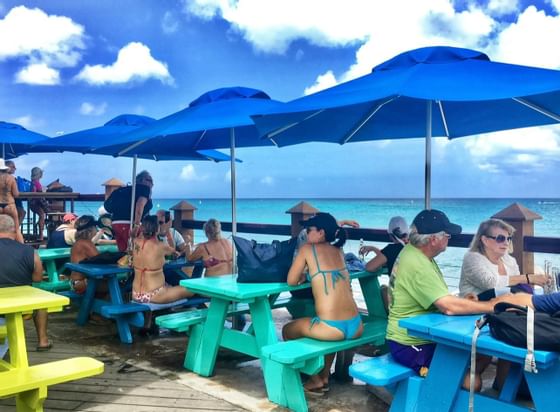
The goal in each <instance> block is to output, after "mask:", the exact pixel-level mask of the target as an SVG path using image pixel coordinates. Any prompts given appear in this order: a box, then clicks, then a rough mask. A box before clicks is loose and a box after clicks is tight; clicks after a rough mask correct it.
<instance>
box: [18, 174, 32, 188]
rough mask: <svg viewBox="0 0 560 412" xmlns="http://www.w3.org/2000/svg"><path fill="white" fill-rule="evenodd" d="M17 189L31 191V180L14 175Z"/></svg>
mask: <svg viewBox="0 0 560 412" xmlns="http://www.w3.org/2000/svg"><path fill="white" fill-rule="evenodd" d="M16 183H17V188H18V191H20V192H31V180H27V179H25V178H23V177H21V176H18V177H16Z"/></svg>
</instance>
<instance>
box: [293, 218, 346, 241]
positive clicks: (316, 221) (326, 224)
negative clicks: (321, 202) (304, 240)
mask: <svg viewBox="0 0 560 412" xmlns="http://www.w3.org/2000/svg"><path fill="white" fill-rule="evenodd" d="M299 223H300V224H301V225H302V226H303V227H312V226H314V227H316V228H317V229H319V230H320V229H323V230H324V231H325V232H326V233H329V234H331V235H333V236H334V234H335V233H336V231H337V230H338V229H340V227H339V226H338V223H337V222H336V219H335V218H334V216H333V215H331V214H330V213H324V212H319V213H317V214H316V215H315V216H313V217H311V218H309V219H307V220H300V221H299Z"/></svg>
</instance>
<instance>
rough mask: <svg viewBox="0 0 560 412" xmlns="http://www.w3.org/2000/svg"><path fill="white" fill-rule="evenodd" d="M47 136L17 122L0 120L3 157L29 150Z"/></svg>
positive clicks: (0, 141)
mask: <svg viewBox="0 0 560 412" xmlns="http://www.w3.org/2000/svg"><path fill="white" fill-rule="evenodd" d="M45 139H47V136H45V135H42V134H40V133H35V132H32V131H30V130H27V129H26V128H25V127H23V126H20V125H19V124H15V123H8V122H1V121H0V143H1V144H2V152H1V153H0V154H1V155H2V158H3V159H11V158H14V157H18V156H20V155H22V154H25V153H27V152H28V150H29V148H30V147H31V146H32V145H34V144H36V143H38V142H40V141H42V140H45Z"/></svg>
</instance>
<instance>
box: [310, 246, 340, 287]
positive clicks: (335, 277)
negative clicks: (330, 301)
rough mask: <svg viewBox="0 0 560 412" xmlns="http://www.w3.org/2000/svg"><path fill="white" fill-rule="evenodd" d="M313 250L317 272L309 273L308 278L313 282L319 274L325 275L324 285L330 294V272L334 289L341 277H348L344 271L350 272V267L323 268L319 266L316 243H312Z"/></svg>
mask: <svg viewBox="0 0 560 412" xmlns="http://www.w3.org/2000/svg"><path fill="white" fill-rule="evenodd" d="M311 250H313V257H314V258H315V263H316V264H317V272H315V273H314V274H312V275H309V273H308V274H307V275H306V277H307V280H308V281H309V282H311V281H312V280H313V278H314V277H316V276H317V275H323V285H324V287H325V295H328V294H329V291H328V288H327V275H328V274H329V273H330V275H331V282H332V288H333V289H334V288H335V285H336V282H338V281H339V280H341V279H342V280H345V279H346V276H345V275H344V274H343V273H342V272H346V273H348V269H347V268H346V266H344V267H343V268H340V269H332V270H322V269H321V267H320V266H319V259H318V258H317V250H316V249H315V245H311Z"/></svg>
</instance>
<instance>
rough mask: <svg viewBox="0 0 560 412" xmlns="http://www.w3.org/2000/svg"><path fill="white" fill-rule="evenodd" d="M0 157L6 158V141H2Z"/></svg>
mask: <svg viewBox="0 0 560 412" xmlns="http://www.w3.org/2000/svg"><path fill="white" fill-rule="evenodd" d="M2 159H4V160H6V143H2Z"/></svg>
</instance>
